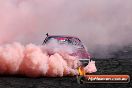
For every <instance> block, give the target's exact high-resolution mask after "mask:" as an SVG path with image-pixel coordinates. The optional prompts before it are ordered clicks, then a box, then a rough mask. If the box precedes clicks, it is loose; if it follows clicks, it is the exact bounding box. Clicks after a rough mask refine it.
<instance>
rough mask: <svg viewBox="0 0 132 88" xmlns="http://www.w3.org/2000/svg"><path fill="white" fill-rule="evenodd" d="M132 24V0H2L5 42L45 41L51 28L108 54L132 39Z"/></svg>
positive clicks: (0, 28)
mask: <svg viewBox="0 0 132 88" xmlns="http://www.w3.org/2000/svg"><path fill="white" fill-rule="evenodd" d="M131 24H132V0H47V1H46V0H0V44H1V45H2V44H5V43H11V42H14V41H17V42H21V43H23V44H28V43H35V44H41V43H42V41H43V39H44V37H45V36H44V34H46V33H47V32H48V33H49V34H58V35H74V36H78V37H79V38H80V39H81V40H82V41H83V42H84V43H85V44H86V46H87V47H88V50H89V51H90V52H91V53H95V56H105V55H108V54H109V52H111V51H112V50H113V49H118V48H121V47H123V46H125V45H128V44H131V43H132V40H131V38H132V35H131V34H132V25H131ZM20 53H21V52H20ZM45 63H46V62H45ZM16 69H17V68H16Z"/></svg>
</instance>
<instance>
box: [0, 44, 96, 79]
mask: <svg viewBox="0 0 132 88" xmlns="http://www.w3.org/2000/svg"><path fill="white" fill-rule="evenodd" d="M48 49H49V48H48V47H47V46H46V45H45V46H37V45H34V44H28V45H26V46H23V45H21V44H19V43H13V44H6V45H3V46H1V47H0V74H8V75H9V74H10V75H15V74H21V75H26V76H29V77H39V76H50V77H56V76H57V77H58V76H59V77H62V76H69V75H72V76H73V75H77V74H78V71H77V68H78V67H79V66H80V65H81V63H80V62H79V58H77V57H74V56H70V55H69V54H68V53H66V52H64V51H65V50H63V51H55V52H54V53H52V54H51V52H49V50H48ZM85 70H86V72H89V73H92V72H96V66H95V63H94V61H91V62H89V64H88V66H87V67H86V68H85Z"/></svg>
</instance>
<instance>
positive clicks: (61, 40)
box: [46, 36, 84, 48]
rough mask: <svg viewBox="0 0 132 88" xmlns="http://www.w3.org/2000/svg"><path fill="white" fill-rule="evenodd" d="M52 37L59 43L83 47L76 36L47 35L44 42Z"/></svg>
mask: <svg viewBox="0 0 132 88" xmlns="http://www.w3.org/2000/svg"><path fill="white" fill-rule="evenodd" d="M52 39H55V40H57V41H58V43H59V44H68V45H73V46H74V47H76V48H84V46H83V44H82V43H81V41H80V40H79V39H78V38H74V37H60V36H53V37H48V38H47V41H46V42H48V41H50V40H52Z"/></svg>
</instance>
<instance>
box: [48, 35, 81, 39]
mask: <svg viewBox="0 0 132 88" xmlns="http://www.w3.org/2000/svg"><path fill="white" fill-rule="evenodd" d="M47 37H69V38H77V39H79V38H78V37H76V36H69V35H48V36H47Z"/></svg>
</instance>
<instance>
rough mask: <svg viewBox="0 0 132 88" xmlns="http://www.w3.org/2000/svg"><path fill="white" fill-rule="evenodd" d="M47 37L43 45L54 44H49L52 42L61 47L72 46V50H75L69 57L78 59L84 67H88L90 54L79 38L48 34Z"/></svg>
mask: <svg viewBox="0 0 132 88" xmlns="http://www.w3.org/2000/svg"><path fill="white" fill-rule="evenodd" d="M46 35H47V37H46V38H45V40H44V42H43V45H45V44H47V43H52V42H49V41H51V40H55V41H57V43H58V44H60V45H70V46H71V48H73V49H74V50H73V52H72V53H71V52H70V51H69V55H71V56H75V57H78V58H79V61H80V62H81V64H82V66H86V65H87V64H88V62H89V61H90V54H89V53H88V51H87V50H86V48H85V46H84V45H83V43H82V42H81V40H80V39H79V38H77V37H72V36H64V35H48V34H46ZM58 46H59V45H58Z"/></svg>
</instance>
